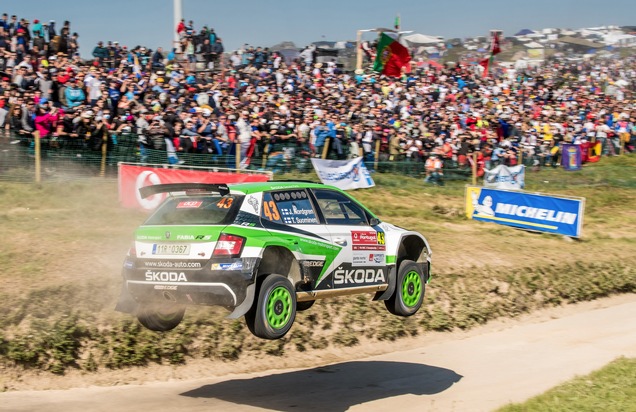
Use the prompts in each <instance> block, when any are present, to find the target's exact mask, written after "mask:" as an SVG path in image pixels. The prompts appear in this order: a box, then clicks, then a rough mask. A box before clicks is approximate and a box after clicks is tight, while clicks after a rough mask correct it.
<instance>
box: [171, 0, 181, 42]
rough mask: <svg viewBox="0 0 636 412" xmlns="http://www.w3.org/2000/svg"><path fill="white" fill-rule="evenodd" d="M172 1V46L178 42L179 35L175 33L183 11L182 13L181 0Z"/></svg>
mask: <svg viewBox="0 0 636 412" xmlns="http://www.w3.org/2000/svg"><path fill="white" fill-rule="evenodd" d="M172 3H173V9H174V23H173V24H172V36H173V40H174V43H173V45H172V47H176V45H177V44H179V35H178V34H177V26H178V25H179V23H180V22H181V19H182V18H183V13H182V5H181V0H172Z"/></svg>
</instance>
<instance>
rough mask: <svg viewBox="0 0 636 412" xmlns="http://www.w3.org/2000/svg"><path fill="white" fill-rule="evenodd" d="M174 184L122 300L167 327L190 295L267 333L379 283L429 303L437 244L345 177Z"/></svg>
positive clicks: (402, 311) (129, 265)
mask: <svg viewBox="0 0 636 412" xmlns="http://www.w3.org/2000/svg"><path fill="white" fill-rule="evenodd" d="M159 193H170V195H169V196H168V197H167V198H166V200H165V201H164V202H163V203H162V204H161V205H160V206H159V207H158V208H157V210H156V211H155V212H154V213H153V214H152V215H151V216H150V217H149V218H148V220H147V221H146V222H145V223H144V224H143V225H141V226H140V227H139V228H138V229H137V231H136V232H135V242H134V246H133V247H132V248H131V249H130V251H129V253H128V256H127V257H126V260H125V262H124V268H123V277H124V285H123V289H122V294H121V297H120V301H119V302H118V304H117V308H116V309H117V310H118V311H121V312H126V313H133V314H135V315H136V316H137V318H138V319H139V322H141V324H142V325H144V326H145V327H147V328H149V329H151V330H155V331H167V330H170V329H173V328H174V327H176V326H177V325H178V324H179V323H180V322H181V320H182V319H183V316H184V313H185V307H186V306H187V305H217V306H224V307H226V308H228V309H229V310H231V311H232V312H231V314H230V315H229V316H228V317H229V318H238V317H240V316H243V315H245V321H246V323H247V326H248V327H249V329H250V331H251V332H252V333H253V334H254V335H256V336H258V337H261V338H265V339H278V338H280V337H282V336H284V335H285V334H286V333H287V332H288V331H289V329H290V328H291V326H292V324H293V323H294V319H295V317H296V311H301V310H306V309H309V308H310V307H311V306H312V305H313V303H314V301H315V300H317V299H322V298H326V297H332V296H341V295H352V294H358V293H373V294H374V300H383V301H384V303H385V305H386V307H387V309H388V310H389V311H390V312H391V313H393V314H395V315H399V316H410V315H413V314H414V313H415V312H417V310H418V309H419V308H420V306H421V305H422V300H423V298H424V291H425V285H426V283H427V282H428V280H429V278H430V263H431V249H430V247H429V244H428V242H427V240H426V239H425V238H424V236H422V235H421V234H419V233H417V232H412V231H408V230H405V229H402V228H399V227H396V226H393V225H391V224H388V223H385V222H380V220H379V219H378V218H377V217H376V216H375V215H374V214H373V213H371V212H370V211H369V210H367V209H366V208H365V207H364V206H362V205H361V204H360V203H359V202H358V201H356V200H355V199H354V198H352V197H351V196H350V195H348V194H347V193H345V192H343V191H342V190H340V189H337V188H335V187H331V186H325V185H322V184H317V183H310V182H298V181H295V182H268V183H246V184H237V185H231V186H227V185H213V184H202V183H183V184H164V185H155V186H147V187H144V188H142V189H140V194H141V196H142V197H144V198H145V197H149V196H155V195H158V194H159Z"/></svg>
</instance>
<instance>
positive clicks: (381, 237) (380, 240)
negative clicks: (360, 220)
mask: <svg viewBox="0 0 636 412" xmlns="http://www.w3.org/2000/svg"><path fill="white" fill-rule="evenodd" d="M384 244H385V243H384V232H378V245H384Z"/></svg>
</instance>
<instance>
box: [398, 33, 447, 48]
mask: <svg viewBox="0 0 636 412" xmlns="http://www.w3.org/2000/svg"><path fill="white" fill-rule="evenodd" d="M442 42H443V40H442V39H440V38H439V37H434V36H427V35H426V34H420V33H413V34H409V35H406V36H401V37H400V43H403V44H404V43H406V45H407V46H409V47H415V46H423V45H425V44H437V43H442Z"/></svg>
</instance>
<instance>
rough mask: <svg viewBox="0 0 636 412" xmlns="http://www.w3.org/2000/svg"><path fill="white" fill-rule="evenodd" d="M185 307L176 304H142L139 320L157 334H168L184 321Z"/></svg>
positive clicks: (138, 310) (138, 313) (138, 314)
mask: <svg viewBox="0 0 636 412" xmlns="http://www.w3.org/2000/svg"><path fill="white" fill-rule="evenodd" d="M184 315H185V306H182V305H175V304H170V303H167V304H141V305H140V306H139V308H138V309H137V320H139V323H141V324H142V325H143V326H145V327H146V328H148V329H150V330H154V331H155V332H166V331H169V330H172V329H174V328H176V327H177V326H178V325H179V323H181V321H182V320H183V316H184Z"/></svg>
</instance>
